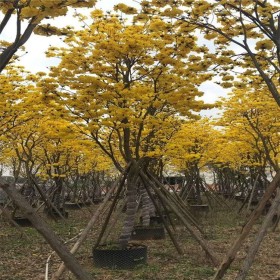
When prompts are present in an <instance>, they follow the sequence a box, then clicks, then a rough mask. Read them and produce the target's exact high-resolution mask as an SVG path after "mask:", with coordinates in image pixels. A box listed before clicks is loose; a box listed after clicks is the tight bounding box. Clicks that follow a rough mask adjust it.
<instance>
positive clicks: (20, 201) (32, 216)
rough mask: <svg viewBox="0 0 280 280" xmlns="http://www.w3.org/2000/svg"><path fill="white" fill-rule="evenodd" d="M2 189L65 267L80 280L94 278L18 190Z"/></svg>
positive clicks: (8, 186)
mask: <svg viewBox="0 0 280 280" xmlns="http://www.w3.org/2000/svg"><path fill="white" fill-rule="evenodd" d="M0 187H1V188H2V189H3V190H4V191H5V192H6V193H7V195H8V196H9V197H10V198H11V199H12V200H13V201H14V203H15V204H16V205H17V206H18V207H19V209H20V210H21V211H22V213H23V214H24V216H25V217H26V218H28V219H29V221H30V222H31V223H32V224H33V226H34V228H35V229H36V230H37V231H38V232H39V233H40V234H41V235H42V236H43V237H44V238H45V240H46V241H47V242H48V244H49V245H50V246H51V247H52V249H53V250H54V251H55V252H56V253H57V254H58V256H59V257H60V258H61V259H62V261H63V262H64V263H65V266H66V267H67V268H68V269H69V270H70V271H71V272H72V273H73V274H74V275H75V276H76V278H77V279H79V280H92V279H93V278H92V277H90V275H89V274H88V273H87V272H86V271H85V270H84V269H83V268H82V266H81V265H80V264H79V263H78V262H77V260H76V259H75V257H74V256H73V255H72V254H71V253H70V252H69V251H68V249H67V247H66V246H65V245H64V244H63V243H62V242H61V241H60V240H59V238H58V236H56V235H55V233H54V232H53V231H52V230H51V229H50V228H49V226H48V224H47V223H46V222H45V221H44V220H43V219H42V218H41V217H40V216H39V215H38V214H37V213H36V212H35V211H34V209H33V208H32V207H31V206H30V205H29V204H28V203H27V201H26V200H25V198H24V197H23V196H22V195H21V194H19V193H18V192H17V191H16V189H15V188H14V187H12V186H10V185H7V184H4V185H3V184H0Z"/></svg>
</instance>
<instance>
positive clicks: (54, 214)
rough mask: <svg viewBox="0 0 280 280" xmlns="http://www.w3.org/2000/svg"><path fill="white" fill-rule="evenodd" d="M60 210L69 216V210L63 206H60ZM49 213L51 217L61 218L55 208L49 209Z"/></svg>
mask: <svg viewBox="0 0 280 280" xmlns="http://www.w3.org/2000/svg"><path fill="white" fill-rule="evenodd" d="M59 211H60V213H61V215H62V216H63V217H64V218H65V219H67V218H68V216H69V213H68V212H67V211H65V210H64V209H63V208H60V209H59ZM47 214H48V215H49V216H51V217H55V218H61V217H60V215H59V214H58V213H57V212H56V211H55V210H54V209H51V210H47Z"/></svg>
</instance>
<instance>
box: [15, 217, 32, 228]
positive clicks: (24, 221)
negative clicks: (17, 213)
mask: <svg viewBox="0 0 280 280" xmlns="http://www.w3.org/2000/svg"><path fill="white" fill-rule="evenodd" d="M13 220H14V221H15V222H16V223H17V224H18V225H19V226H21V227H32V223H31V222H30V221H29V220H28V219H27V218H25V217H14V218H13Z"/></svg>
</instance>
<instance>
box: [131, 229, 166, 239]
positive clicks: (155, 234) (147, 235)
mask: <svg viewBox="0 0 280 280" xmlns="http://www.w3.org/2000/svg"><path fill="white" fill-rule="evenodd" d="M164 238H165V231H164V227H162V226H149V227H144V226H135V227H134V230H133V232H132V235H131V239H133V240H158V239H164Z"/></svg>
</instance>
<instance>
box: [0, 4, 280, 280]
mask: <svg viewBox="0 0 280 280" xmlns="http://www.w3.org/2000/svg"><path fill="white" fill-rule="evenodd" d="M237 2H238V3H237ZM239 2H240V3H239ZM94 3H95V1H86V0H85V1H72V0H71V1H70V0H69V1H60V0H57V1H19V0H15V1H4V2H3V3H1V4H0V9H1V11H2V12H3V13H4V14H5V16H4V18H3V20H2V22H1V25H0V33H1V32H2V31H3V30H4V28H5V27H6V26H7V23H8V22H9V20H10V19H11V17H12V15H13V14H15V15H16V18H17V32H16V37H15V41H14V42H12V43H9V42H4V41H1V50H2V53H1V57H0V58H1V67H0V70H1V71H2V72H1V76H0V79H1V84H0V86H1V89H0V93H1V96H3V98H2V99H1V101H0V106H1V109H2V112H3V114H1V119H0V122H1V157H2V161H3V163H5V164H7V165H8V166H13V167H14V169H13V170H14V174H15V178H17V177H18V176H19V173H20V172H22V173H23V174H24V175H25V176H26V177H27V179H28V182H29V184H31V185H34V186H35V187H36V188H37V189H38V190H39V192H40V189H39V187H40V186H39V185H38V183H37V181H36V179H37V178H42V179H46V178H47V179H52V180H53V182H54V183H55V186H56V188H55V192H54V193H53V202H54V203H55V202H57V201H59V200H60V199H59V196H61V195H62V190H63V183H65V182H66V181H67V180H69V181H71V182H75V181H76V179H75V178H77V177H79V176H84V175H85V174H88V173H90V172H93V171H97V172H98V171H100V170H102V171H104V170H109V169H110V170H112V164H113V166H114V168H115V169H116V170H117V171H119V172H121V173H124V174H125V172H128V174H127V177H126V182H127V186H126V188H127V219H126V221H125V225H124V229H123V233H122V235H121V241H122V242H123V243H124V244H125V243H126V242H127V240H128V237H129V233H130V232H131V229H132V227H131V226H132V224H131V220H133V218H134V216H135V211H136V203H135V192H136V189H137V187H138V186H140V187H141V188H142V189H143V192H145V190H144V188H143V187H145V188H146V190H147V192H148V193H149V190H148V188H149V184H150V185H154V184H156V183H157V181H156V179H154V177H153V176H151V174H153V175H157V176H160V175H161V174H162V170H163V169H162V167H164V166H172V167H175V169H177V170H179V171H181V172H184V173H185V174H186V177H187V178H188V182H190V184H191V185H192V184H193V185H195V188H196V190H197V192H198V193H199V189H200V185H201V184H200V179H201V178H200V171H201V170H202V169H203V168H205V167H208V168H209V167H211V168H212V169H213V170H214V171H215V174H216V175H217V179H218V180H219V182H218V184H219V187H220V188H222V189H223V190H224V191H230V192H231V191H234V190H235V189H236V187H237V186H236V185H237V184H238V183H240V178H244V180H247V179H248V177H249V179H250V180H251V183H250V184H251V185H252V184H253V182H254V181H257V180H259V181H260V184H261V183H262V182H264V183H265V184H266V183H267V181H268V180H267V168H269V169H270V170H271V172H272V173H273V172H275V171H278V169H279V167H278V161H279V109H278V106H277V103H278V104H280V102H279V93H278V89H277V83H278V75H279V69H278V65H279V55H278V54H279V53H278V52H279V40H278V33H279V27H278V24H277V22H278V21H277V20H278V4H277V3H275V5H274V6H272V5H270V4H268V3H267V2H266V1H263V2H262V1H218V2H217V3H212V2H211V1H209V2H208V1H201V0H199V1H183V0H182V1H180V0H178V1H156V0H152V1H141V10H139V11H137V10H136V9H134V8H131V7H128V6H126V5H124V4H120V5H117V6H116V7H115V9H116V11H118V10H120V11H121V12H123V13H126V14H130V16H129V20H128V21H127V20H126V19H124V18H123V16H121V15H120V14H119V13H108V14H104V13H103V12H102V11H100V10H94V11H93V12H92V13H91V17H92V18H91V23H90V24H87V25H85V26H84V28H83V29H82V30H78V31H73V30H71V31H70V30H69V29H65V30H64V29H63V30H59V29H57V28H54V27H51V26H50V25H42V24H41V22H42V21H43V20H44V19H46V18H49V17H56V16H60V15H64V14H65V13H66V12H67V10H68V8H69V7H76V6H77V7H79V6H86V7H91V6H93V5H94ZM54 11H55V12H54ZM212 16H214V18H211V17H212ZM26 20H27V21H28V25H27V28H26V29H25V31H22V30H21V29H22V22H23V21H26ZM229 25H230V26H232V27H234V28H232V29H231V31H230V32H228V29H229V28H228V27H229ZM33 31H36V32H38V33H40V34H45V35H50V34H59V35H67V37H66V39H65V41H64V42H65V44H66V45H65V47H64V48H56V47H51V48H50V49H49V50H48V52H47V55H48V56H51V57H52V56H54V57H58V58H60V64H59V65H58V66H55V67H52V68H51V69H50V72H49V73H48V74H45V73H36V74H33V73H32V74H31V73H26V72H25V71H24V68H22V67H18V66H15V65H14V64H13V58H16V57H15V56H14V54H15V53H16V51H18V49H19V48H20V47H22V46H23V45H24V43H25V42H26V41H27V40H28V38H29V37H30V35H31V34H32V32H33ZM198 31H199V32H202V33H203V34H204V38H205V39H207V40H213V41H212V42H213V43H214V44H215V47H216V48H215V52H213V51H211V49H210V50H209V49H208V48H207V47H206V46H204V45H201V43H200V40H198V38H197V36H198ZM199 37H201V36H199ZM232 44H235V45H237V46H238V47H239V48H238V49H237V50H236V51H234V50H232V48H231V46H232ZM229 49H230V50H229ZM240 49H241V51H240V52H239V50H240ZM8 64H9V65H8ZM236 72H238V73H239V75H234V73H236ZM217 74H219V75H220V76H221V83H220V84H221V85H222V86H224V87H227V88H229V87H231V88H232V93H231V95H230V98H229V99H227V100H222V102H221V103H220V104H216V105H215V106H220V107H221V109H222V110H223V114H222V116H221V118H220V119H219V120H214V121H210V120H205V119H203V120H200V118H199V115H198V112H199V111H201V110H202V109H208V108H212V107H213V105H210V104H204V103H203V102H202V101H201V100H200V99H199V97H201V96H202V92H200V91H199V89H198V87H199V85H201V84H202V83H203V82H205V81H207V80H209V79H212V77H213V76H214V75H217ZM275 101H276V102H275ZM146 175H147V176H146ZM236 177H238V179H236ZM69 178H70V179H69ZM73 178H74V179H73ZM232 182H234V183H232ZM265 184H264V185H265ZM154 191H155V189H154ZM159 195H160V194H159ZM42 196H44V194H43V193H42ZM46 201H47V200H46ZM198 240H199V242H201V239H198ZM200 244H202V246H203V248H205V244H204V243H203V242H202V243H200ZM206 252H207V253H209V251H207V248H206ZM233 258H234V257H233ZM231 261H232V258H230V262H231ZM222 273H224V272H221V269H220V270H219V271H218V272H217V276H216V277H217V278H216V279H220V278H219V277H221V276H222ZM81 279H82V278H81Z"/></svg>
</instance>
